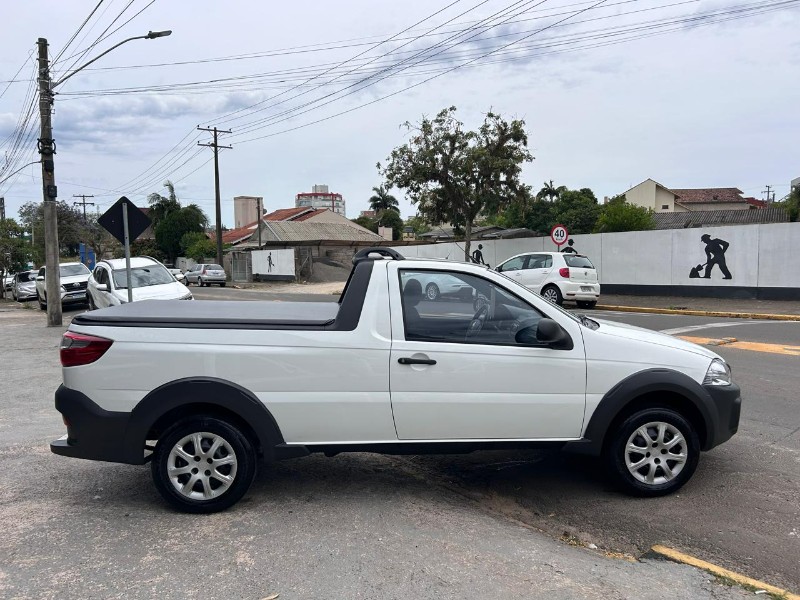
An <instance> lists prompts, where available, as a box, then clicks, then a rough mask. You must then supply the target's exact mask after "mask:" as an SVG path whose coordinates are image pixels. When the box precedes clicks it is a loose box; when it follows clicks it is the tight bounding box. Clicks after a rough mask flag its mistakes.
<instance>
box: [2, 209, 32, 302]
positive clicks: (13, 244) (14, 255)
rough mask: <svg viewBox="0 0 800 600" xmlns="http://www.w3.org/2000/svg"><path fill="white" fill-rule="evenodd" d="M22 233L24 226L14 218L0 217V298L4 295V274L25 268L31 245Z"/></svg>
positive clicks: (23, 232)
mask: <svg viewBox="0 0 800 600" xmlns="http://www.w3.org/2000/svg"><path fill="white" fill-rule="evenodd" d="M24 235H25V230H24V228H23V227H21V226H20V225H18V224H17V222H16V221H15V220H14V219H0V298H2V297H4V295H5V286H4V285H2V282H3V278H4V277H5V275H6V274H7V273H16V272H17V271H22V270H24V269H26V268H27V265H28V261H29V260H30V256H31V246H30V244H29V243H28V242H27V241H26V240H25V238H24Z"/></svg>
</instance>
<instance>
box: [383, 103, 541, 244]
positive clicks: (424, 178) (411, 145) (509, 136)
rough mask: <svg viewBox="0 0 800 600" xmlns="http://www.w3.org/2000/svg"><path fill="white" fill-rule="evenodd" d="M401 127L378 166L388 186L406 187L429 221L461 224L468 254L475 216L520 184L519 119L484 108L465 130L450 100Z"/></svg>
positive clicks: (523, 141)
mask: <svg viewBox="0 0 800 600" xmlns="http://www.w3.org/2000/svg"><path fill="white" fill-rule="evenodd" d="M405 127H406V128H407V130H408V131H409V132H410V134H411V139H410V140H409V141H408V143H406V144H404V145H402V146H399V147H397V148H395V149H394V150H392V153H391V154H390V155H389V157H388V159H387V163H386V166H385V167H382V166H381V164H380V163H379V164H378V170H379V172H380V173H381V174H382V175H383V176H384V178H385V179H386V183H387V185H388V186H389V187H391V186H394V187H398V188H400V189H402V190H405V191H406V195H407V197H408V198H409V200H410V201H411V202H412V203H413V204H416V205H417V207H418V210H419V212H420V214H421V215H422V216H423V217H424V218H425V219H427V220H428V221H429V222H431V223H450V224H452V225H453V226H454V227H457V228H461V229H462V230H463V232H464V255H465V259H467V260H469V256H470V244H471V237H472V228H473V225H474V223H475V220H476V219H477V218H478V216H479V215H480V214H481V213H482V212H486V213H493V212H495V211H497V210H498V209H500V208H502V207H505V206H506V205H508V203H510V202H511V200H512V199H513V198H515V197H516V196H517V195H518V194H519V191H520V189H522V187H523V186H522V184H521V183H520V181H519V175H520V172H521V170H522V165H523V164H524V163H525V162H527V161H530V160H532V159H533V157H532V156H531V154H530V152H529V151H528V148H527V145H528V136H527V134H526V132H525V122H524V121H521V120H513V121H510V122H509V121H506V120H505V119H503V118H502V117H501V116H500V115H497V114H495V113H492V112H489V113H487V114H486V116H485V118H484V121H483V124H482V125H481V127H480V128H479V129H478V130H477V131H468V130H466V129H465V128H464V124H463V123H462V122H461V121H459V120H458V119H457V118H456V108H455V107H454V106H452V107H450V108H446V109H444V110H442V111H440V112H439V114H437V115H436V117H435V118H433V119H429V118H427V117H423V119H422V121H421V122H420V123H418V124H416V125H412V124H411V123H408V122H407V123H405Z"/></svg>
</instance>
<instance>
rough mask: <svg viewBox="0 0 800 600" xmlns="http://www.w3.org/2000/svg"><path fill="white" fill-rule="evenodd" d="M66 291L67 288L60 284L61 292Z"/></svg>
mask: <svg viewBox="0 0 800 600" xmlns="http://www.w3.org/2000/svg"><path fill="white" fill-rule="evenodd" d="M66 292H67V288H65V287H64V286H63V285H62V286H61V293H62V294H65V293H66Z"/></svg>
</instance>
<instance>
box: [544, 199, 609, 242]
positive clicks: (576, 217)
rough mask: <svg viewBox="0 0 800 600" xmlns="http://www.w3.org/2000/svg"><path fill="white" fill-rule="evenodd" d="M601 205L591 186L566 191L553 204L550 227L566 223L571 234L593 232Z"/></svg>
mask: <svg viewBox="0 0 800 600" xmlns="http://www.w3.org/2000/svg"><path fill="white" fill-rule="evenodd" d="M600 210H601V207H600V205H599V204H598V203H597V198H596V197H595V195H594V192H592V190H590V189H589V188H581V189H580V190H568V189H566V188H565V190H564V191H562V192H561V194H560V195H559V197H558V200H556V201H555V202H554V203H553V204H552V210H551V212H550V227H551V228H552V226H553V225H557V224H561V225H564V226H565V227H566V228H567V230H568V231H569V232H570V233H571V234H573V233H574V234H578V233H592V231H594V228H595V224H596V223H597V219H598V217H599V216H600Z"/></svg>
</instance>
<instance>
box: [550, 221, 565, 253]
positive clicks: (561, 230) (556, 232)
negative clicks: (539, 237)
mask: <svg viewBox="0 0 800 600" xmlns="http://www.w3.org/2000/svg"><path fill="white" fill-rule="evenodd" d="M568 237H569V233H568V232H567V228H566V227H564V226H563V225H556V226H554V227H553V229H551V230H550V239H551V240H553V243H554V244H555V245H556V246H558V247H559V248H561V246H563V245H564V243H565V242H566V241H567V238H568Z"/></svg>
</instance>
